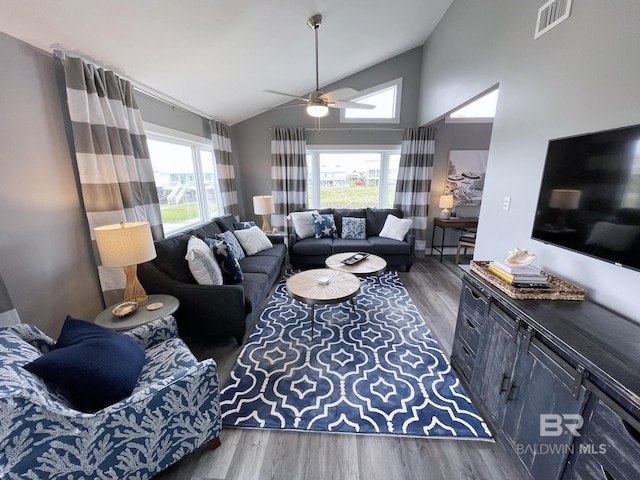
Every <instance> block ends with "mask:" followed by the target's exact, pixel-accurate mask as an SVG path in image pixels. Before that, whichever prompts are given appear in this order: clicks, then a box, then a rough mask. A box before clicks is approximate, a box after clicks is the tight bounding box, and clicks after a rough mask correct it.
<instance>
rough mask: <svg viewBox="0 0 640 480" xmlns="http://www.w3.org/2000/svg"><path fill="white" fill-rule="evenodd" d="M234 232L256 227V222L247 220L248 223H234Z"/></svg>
mask: <svg viewBox="0 0 640 480" xmlns="http://www.w3.org/2000/svg"><path fill="white" fill-rule="evenodd" d="M233 226H234V227H235V229H236V230H249V229H250V228H251V227H255V226H256V222H253V221H251V220H249V221H248V222H235V223H234V224H233Z"/></svg>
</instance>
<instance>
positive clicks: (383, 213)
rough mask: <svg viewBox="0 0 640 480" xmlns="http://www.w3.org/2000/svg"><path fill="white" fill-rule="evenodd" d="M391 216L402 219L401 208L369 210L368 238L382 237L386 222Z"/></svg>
mask: <svg viewBox="0 0 640 480" xmlns="http://www.w3.org/2000/svg"><path fill="white" fill-rule="evenodd" d="M389 214H391V215H395V216H396V217H398V218H402V210H401V209H399V208H367V210H366V218H367V237H377V236H378V235H380V231H381V230H382V227H384V222H385V221H386V220H387V215H389Z"/></svg>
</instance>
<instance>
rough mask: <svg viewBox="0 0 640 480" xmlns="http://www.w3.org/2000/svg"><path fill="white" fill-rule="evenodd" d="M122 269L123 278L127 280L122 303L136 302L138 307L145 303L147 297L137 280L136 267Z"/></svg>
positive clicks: (130, 266) (147, 299)
mask: <svg viewBox="0 0 640 480" xmlns="http://www.w3.org/2000/svg"><path fill="white" fill-rule="evenodd" d="M122 268H123V269H124V276H125V277H126V279H127V284H126V286H125V287H124V301H125V302H137V303H138V305H142V304H144V303H147V301H149V297H148V295H147V292H145V291H144V288H143V287H142V285H141V284H140V281H139V280H138V273H137V272H138V266H137V265H129V266H126V267H122Z"/></svg>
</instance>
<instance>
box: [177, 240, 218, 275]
mask: <svg viewBox="0 0 640 480" xmlns="http://www.w3.org/2000/svg"><path fill="white" fill-rule="evenodd" d="M184 258H185V259H186V260H187V263H188V264H189V270H191V274H192V275H193V278H195V279H196V282H198V284H199V285H222V283H223V277H222V270H221V269H220V265H218V261H217V260H216V259H215V257H214V256H213V252H212V251H211V248H209V245H207V244H206V243H204V240H200V239H199V238H198V237H196V236H195V235H192V236H191V238H190V239H189V243H188V244H187V254H186V255H185V257H184Z"/></svg>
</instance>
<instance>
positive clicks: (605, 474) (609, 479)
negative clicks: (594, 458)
mask: <svg viewBox="0 0 640 480" xmlns="http://www.w3.org/2000/svg"><path fill="white" fill-rule="evenodd" d="M600 470H602V478H604V480H616V479H615V478H613V475H611V474H610V473H609V472H607V471H606V470H605V468H604V467H603V466H602V465H600Z"/></svg>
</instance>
